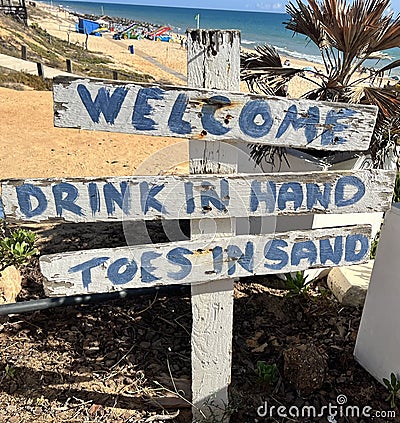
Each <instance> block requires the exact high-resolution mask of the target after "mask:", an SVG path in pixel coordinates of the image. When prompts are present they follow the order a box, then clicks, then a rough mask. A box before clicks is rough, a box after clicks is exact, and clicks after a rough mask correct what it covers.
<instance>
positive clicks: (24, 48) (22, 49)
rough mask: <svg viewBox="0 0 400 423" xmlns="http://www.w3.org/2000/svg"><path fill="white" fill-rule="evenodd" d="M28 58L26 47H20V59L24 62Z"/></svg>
mask: <svg viewBox="0 0 400 423" xmlns="http://www.w3.org/2000/svg"><path fill="white" fill-rule="evenodd" d="M27 57H28V54H27V49H26V46H21V58H22V60H26V59H27Z"/></svg>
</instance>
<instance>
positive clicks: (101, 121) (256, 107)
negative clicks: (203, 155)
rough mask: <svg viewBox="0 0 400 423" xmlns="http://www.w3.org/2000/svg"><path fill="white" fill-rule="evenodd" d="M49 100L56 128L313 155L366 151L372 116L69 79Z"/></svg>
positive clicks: (329, 106)
mask: <svg viewBox="0 0 400 423" xmlns="http://www.w3.org/2000/svg"><path fill="white" fill-rule="evenodd" d="M227 66H228V64H227V63H226V62H225V65H224V67H227ZM53 94H54V113H55V119H54V123H55V125H56V126H59V127H65V128H82V129H89V130H98V131H110V132H123V133H128V134H143V135H161V136H171V137H179V138H183V137H185V138H191V139H199V140H210V141H215V140H226V139H228V140H242V141H245V142H250V143H260V144H268V145H275V146H281V147H295V148H311V149H318V150H335V151H346V150H347V151H349V150H350V151H357V150H366V149H368V147H369V144H370V141H371V137H372V132H373V128H374V125H375V120H376V115H377V108H376V107H375V106H366V105H354V104H345V103H329V102H316V101H310V100H304V99H287V98H282V97H265V96H255V95H250V94H241V93H236V92H235V93H231V92H226V91H218V90H205V89H199V88H186V87H166V86H163V87H161V86H156V85H137V84H133V83H126V82H120V81H118V82H111V81H109V82H104V81H100V80H89V79H75V78H57V79H55V80H54V83H53Z"/></svg>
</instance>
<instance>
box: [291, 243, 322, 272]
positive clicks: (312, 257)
mask: <svg viewBox="0 0 400 423" xmlns="http://www.w3.org/2000/svg"><path fill="white" fill-rule="evenodd" d="M301 260H308V263H309V265H310V266H311V265H313V264H315V262H316V261H317V247H316V246H315V244H314V243H313V242H312V241H302V242H296V243H295V244H294V245H293V248H292V255H291V263H292V266H297V265H298V264H299V263H300V261H301Z"/></svg>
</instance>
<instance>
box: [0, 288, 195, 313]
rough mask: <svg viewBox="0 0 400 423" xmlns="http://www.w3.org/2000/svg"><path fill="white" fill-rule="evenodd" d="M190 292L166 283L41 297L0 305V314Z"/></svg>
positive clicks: (187, 289)
mask: <svg viewBox="0 0 400 423" xmlns="http://www.w3.org/2000/svg"><path fill="white" fill-rule="evenodd" d="M189 293H190V286H189V285H168V286H156V287H152V288H132V289H124V290H122V291H116V292H107V293H101V294H86V295H70V296H68V297H55V298H43V299H41V300H31V301H22V302H20V303H12V304H3V305H0V316H4V315H7V314H18V313H29V312H32V311H37V310H46V309H48V308H54V307H62V306H73V305H78V304H93V303H99V302H104V301H111V300H118V299H121V298H131V297H138V296H141V295H155V294H159V295H161V296H171V297H172V296H179V295H182V296H183V295H188V294H189Z"/></svg>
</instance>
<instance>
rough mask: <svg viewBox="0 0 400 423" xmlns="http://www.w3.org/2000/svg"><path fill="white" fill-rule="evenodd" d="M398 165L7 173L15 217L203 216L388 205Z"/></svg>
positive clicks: (6, 191) (7, 196)
mask: <svg viewBox="0 0 400 423" xmlns="http://www.w3.org/2000/svg"><path fill="white" fill-rule="evenodd" d="M394 178H395V172H394V171H385V170H372V169H370V170H362V171H357V172H356V171H342V172H340V171H334V172H310V173H279V174H276V173H274V174H263V175H260V174H256V175H239V174H238V175H207V176H204V175H191V176H148V177H147V176H137V177H116V178H84V179H82V178H68V179H62V180H61V179H26V180H8V181H3V182H2V184H1V186H2V201H3V205H4V212H5V215H6V217H7V219H8V220H23V221H33V222H43V221H54V220H57V219H58V220H63V221H66V222H95V221H107V220H142V219H146V220H152V219H158V218H163V219H197V218H203V217H207V218H232V217H248V216H252V217H256V216H278V215H294V214H304V213H325V214H328V213H361V212H381V211H385V210H387V209H388V208H389V207H390V204H391V197H392V193H393V190H392V186H393V183H394Z"/></svg>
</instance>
